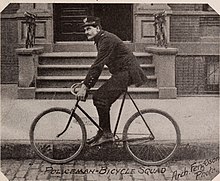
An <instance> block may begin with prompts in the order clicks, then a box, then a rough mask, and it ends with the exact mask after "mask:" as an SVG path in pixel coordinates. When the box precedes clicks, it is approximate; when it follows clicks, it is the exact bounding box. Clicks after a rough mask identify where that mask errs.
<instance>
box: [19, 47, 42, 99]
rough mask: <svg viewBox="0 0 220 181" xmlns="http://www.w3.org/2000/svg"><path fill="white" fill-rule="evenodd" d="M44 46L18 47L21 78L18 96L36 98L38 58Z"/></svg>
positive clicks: (20, 97)
mask: <svg viewBox="0 0 220 181" xmlns="http://www.w3.org/2000/svg"><path fill="white" fill-rule="evenodd" d="M43 50H44V49H43V47H34V48H28V49H27V48H19V49H16V53H17V56H18V66H19V78H18V98H19V99H34V98H35V89H36V72H37V65H38V58H39V55H40V54H41V53H43Z"/></svg>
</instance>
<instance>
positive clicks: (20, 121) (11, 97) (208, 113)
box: [1, 85, 219, 158]
mask: <svg viewBox="0 0 220 181" xmlns="http://www.w3.org/2000/svg"><path fill="white" fill-rule="evenodd" d="M1 89H2V92H1V142H2V147H1V148H2V156H3V158H4V154H3V153H6V152H7V151H8V150H7V151H6V150H4V149H6V148H8V149H9V148H10V149H11V147H10V146H8V145H10V144H14V145H17V146H18V145H21V144H25V145H29V129H30V125H31V122H32V121H33V119H34V118H35V117H36V116H37V115H38V114H39V113H40V112H42V111H43V110H45V109H48V108H51V107H65V108H69V109H70V108H71V107H72V106H73V105H74V102H75V100H74V99H73V100H19V99H16V94H17V93H16V91H17V90H16V89H17V85H1ZM135 101H136V103H137V105H138V107H140V108H145V109H146V108H156V109H161V110H163V111H166V112H168V113H169V114H170V115H171V116H172V117H173V118H174V119H175V120H176V122H177V124H178V125H179V127H180V131H181V139H182V144H185V145H192V147H193V146H196V147H197V148H198V149H203V150H204V152H211V154H215V153H217V154H218V144H219V97H213V96H206V97H178V98H177V99H169V100H161V99H137V100H135ZM120 103H121V101H120V100H118V101H117V102H116V103H115V104H114V105H113V106H112V108H111V120H112V122H111V124H112V126H114V124H115V121H114V120H116V116H117V113H118V109H119V106H120ZM81 105H82V107H83V108H85V110H87V111H88V113H89V114H90V115H91V116H92V117H94V118H95V119H96V120H97V113H96V110H95V107H94V106H93V104H92V101H91V100H87V101H86V103H81ZM124 110H125V111H124V112H123V113H122V120H121V123H119V124H120V126H119V131H122V129H123V126H124V123H125V121H126V120H127V119H128V118H129V117H130V116H131V115H132V114H133V113H134V112H135V111H136V110H135V108H134V106H133V105H132V103H131V101H130V100H129V99H127V100H126V101H125V107H124ZM87 127H88V129H87V131H88V137H90V136H91V135H92V134H94V133H95V129H94V127H92V126H90V125H87ZM162 129H163V126H161V130H162ZM5 145H6V146H5ZM204 145H205V146H204ZM17 146H16V147H14V149H15V148H17ZM207 146H208V147H209V149H208V150H206V151H205V149H207V148H208V147H207ZM23 147H25V146H23ZM192 147H191V148H192ZM7 155H9V153H8V154H7ZM7 155H6V157H7ZM201 155H202V153H201Z"/></svg>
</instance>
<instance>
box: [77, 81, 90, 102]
mask: <svg viewBox="0 0 220 181" xmlns="http://www.w3.org/2000/svg"><path fill="white" fill-rule="evenodd" d="M87 90H88V88H87V87H86V86H85V85H84V84H82V86H81V88H80V89H79V91H78V92H77V96H76V97H77V100H79V101H86V93H87Z"/></svg>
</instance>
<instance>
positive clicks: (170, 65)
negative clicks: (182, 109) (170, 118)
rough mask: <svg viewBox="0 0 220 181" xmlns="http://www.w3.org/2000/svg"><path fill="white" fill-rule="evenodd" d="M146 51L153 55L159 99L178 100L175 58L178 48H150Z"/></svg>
mask: <svg viewBox="0 0 220 181" xmlns="http://www.w3.org/2000/svg"><path fill="white" fill-rule="evenodd" d="M146 51H147V52H148V53H151V54H153V63H154V65H155V74H156V76H157V87H158V89H159V98H160V99H171V98H176V97H177V88H176V86H175V58H176V54H177V52H178V50H177V49H176V48H161V47H148V48H146Z"/></svg>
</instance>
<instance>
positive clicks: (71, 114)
mask: <svg viewBox="0 0 220 181" xmlns="http://www.w3.org/2000/svg"><path fill="white" fill-rule="evenodd" d="M78 104H79V101H78V100H77V102H76V104H75V106H74V108H73V109H71V112H70V117H69V120H68V122H67V124H66V127H65V129H64V130H63V131H62V132H61V133H60V134H58V135H57V136H56V137H57V138H59V137H60V136H61V135H62V134H64V133H65V132H66V130H67V129H68V127H69V125H70V122H71V120H72V118H73V115H74V113H75V111H76V108H77V107H78Z"/></svg>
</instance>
